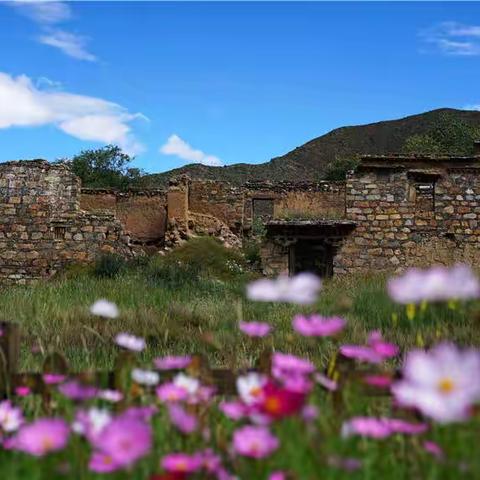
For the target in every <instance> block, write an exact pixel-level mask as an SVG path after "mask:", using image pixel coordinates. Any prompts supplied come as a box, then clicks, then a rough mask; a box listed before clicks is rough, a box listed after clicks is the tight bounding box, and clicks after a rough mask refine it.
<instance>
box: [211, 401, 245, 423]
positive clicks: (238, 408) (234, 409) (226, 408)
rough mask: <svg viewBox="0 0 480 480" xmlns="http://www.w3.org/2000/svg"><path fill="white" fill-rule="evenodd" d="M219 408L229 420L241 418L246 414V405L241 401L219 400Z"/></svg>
mask: <svg viewBox="0 0 480 480" xmlns="http://www.w3.org/2000/svg"><path fill="white" fill-rule="evenodd" d="M218 408H219V410H220V411H221V412H222V413H223V414H224V415H225V416H226V417H228V418H230V419H231V420H235V421H237V420H241V419H242V418H244V417H246V416H247V415H248V407H247V406H246V405H244V404H243V403H242V402H235V401H233V402H221V403H220V405H219V406H218Z"/></svg>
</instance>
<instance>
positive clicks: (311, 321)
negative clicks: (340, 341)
mask: <svg viewBox="0 0 480 480" xmlns="http://www.w3.org/2000/svg"><path fill="white" fill-rule="evenodd" d="M292 323H293V329H294V330H295V331H296V332H297V333H299V334H300V335H303V336H304V337H329V336H332V335H336V334H337V333H339V332H341V331H342V330H343V329H344V328H345V324H346V322H345V320H344V319H343V318H340V317H322V316H320V315H310V317H305V316H304V315H296V316H295V318H294V319H293V322H292Z"/></svg>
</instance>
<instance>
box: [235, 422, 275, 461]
mask: <svg viewBox="0 0 480 480" xmlns="http://www.w3.org/2000/svg"><path fill="white" fill-rule="evenodd" d="M278 446H279V442H278V438H277V437H275V436H274V435H272V433H271V432H270V430H268V428H266V427H254V426H250V425H247V426H245V427H241V428H239V429H237V430H235V432H234V433H233V449H234V451H235V452H236V453H238V454H239V455H242V456H244V457H251V458H265V457H268V456H269V455H270V454H271V453H272V452H274V451H275V450H276V449H277V448H278Z"/></svg>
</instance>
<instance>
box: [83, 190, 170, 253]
mask: <svg viewBox="0 0 480 480" xmlns="http://www.w3.org/2000/svg"><path fill="white" fill-rule="evenodd" d="M80 207H81V208H82V209H83V210H87V211H90V212H96V213H98V212H101V211H108V212H110V213H112V214H113V215H115V217H116V218H117V219H118V220H119V221H120V222H121V223H122V225H123V226H124V228H125V231H126V232H127V233H128V234H129V235H130V237H131V240H132V242H133V243H136V244H141V245H145V244H146V245H149V244H154V245H157V246H159V247H161V246H162V245H163V243H164V240H165V231H166V226H167V195H166V192H165V191H163V190H146V191H128V192H118V191H114V190H105V189H87V188H82V195H81V198H80Z"/></svg>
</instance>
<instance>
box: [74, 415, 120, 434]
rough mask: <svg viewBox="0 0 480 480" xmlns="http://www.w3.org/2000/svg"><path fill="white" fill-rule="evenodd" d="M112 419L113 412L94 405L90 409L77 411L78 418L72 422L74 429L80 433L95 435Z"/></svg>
mask: <svg viewBox="0 0 480 480" xmlns="http://www.w3.org/2000/svg"><path fill="white" fill-rule="evenodd" d="M111 420H112V415H111V413H110V412H109V411H108V410H106V409H104V408H96V407H92V408H90V409H89V410H87V411H86V412H85V411H80V412H78V413H77V418H76V420H75V421H74V422H73V424H72V430H73V431H74V432H75V433H78V434H79V435H87V436H90V437H92V438H93V437H95V436H96V435H98V434H99V433H100V432H101V431H102V430H103V429H104V427H106V426H107V425H108V424H109V423H110V421H111Z"/></svg>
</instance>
